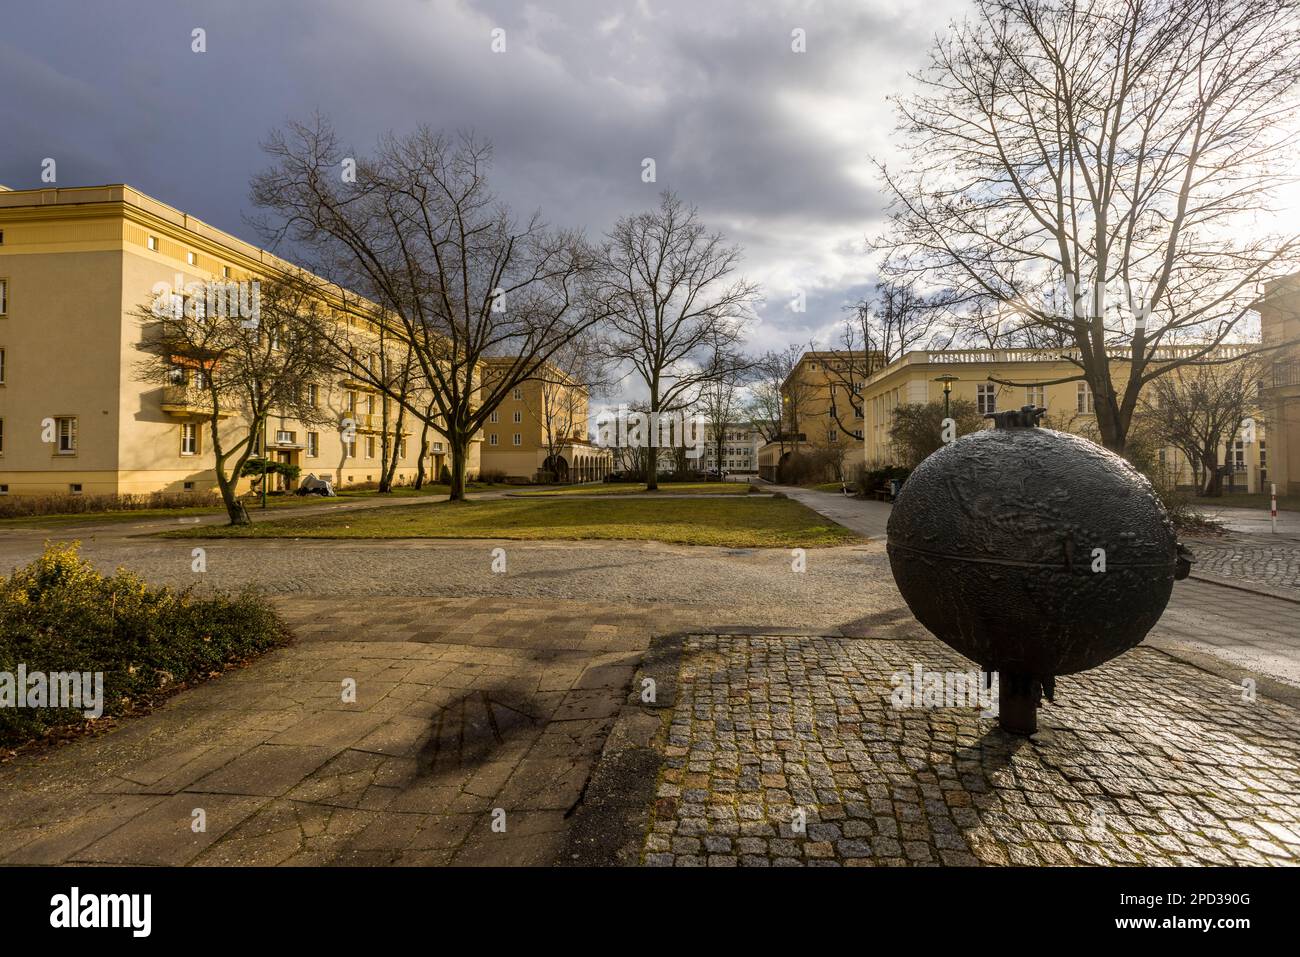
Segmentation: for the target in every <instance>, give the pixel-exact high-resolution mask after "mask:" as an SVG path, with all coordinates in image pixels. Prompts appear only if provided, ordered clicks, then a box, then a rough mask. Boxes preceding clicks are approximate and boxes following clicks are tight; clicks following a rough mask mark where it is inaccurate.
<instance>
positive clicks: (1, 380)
mask: <svg viewBox="0 0 1300 957" xmlns="http://www.w3.org/2000/svg"><path fill="white" fill-rule="evenodd" d="M4 384H5V351H4V350H3V349H0V385H4Z"/></svg>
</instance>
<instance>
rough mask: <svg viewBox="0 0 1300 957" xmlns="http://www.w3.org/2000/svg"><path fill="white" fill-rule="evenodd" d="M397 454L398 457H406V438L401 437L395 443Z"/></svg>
mask: <svg viewBox="0 0 1300 957" xmlns="http://www.w3.org/2000/svg"><path fill="white" fill-rule="evenodd" d="M397 456H398V458H403V459H404V458H406V439H402V441H400V442H398V443H397Z"/></svg>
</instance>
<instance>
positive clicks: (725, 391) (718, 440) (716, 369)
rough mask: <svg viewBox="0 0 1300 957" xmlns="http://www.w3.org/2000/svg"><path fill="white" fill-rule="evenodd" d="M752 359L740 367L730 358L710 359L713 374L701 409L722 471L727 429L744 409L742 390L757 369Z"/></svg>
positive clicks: (703, 393)
mask: <svg viewBox="0 0 1300 957" xmlns="http://www.w3.org/2000/svg"><path fill="white" fill-rule="evenodd" d="M755 364H756V363H755V362H754V361H752V360H749V361H746V362H744V363H743V364H742V365H739V366H738V365H736V364H735V363H733V362H731V361H730V359H729V357H726V356H724V357H722V361H721V362H715V361H714V360H712V359H711V360H710V362H709V367H710V368H711V369H712V370H713V375H712V376H711V377H710V378H709V379H707V380H706V381H705V382H704V383H703V384H702V386H701V389H700V401H699V409H700V412H701V414H702V416H703V418H704V424H705V426H706V427H707V428H708V431H709V435H710V437H711V438H712V440H713V450H714V457H715V459H716V461H717V463H718V471H719V472H721V471H722V450H723V447H724V445H725V443H726V438H727V426H729V425H734V424H735V423H736V421H737V420H738V419H739V418H740V415H741V412H742V410H743V406H742V398H743V395H742V387H743V385H744V383H745V382H746V380H747V379H748V378H750V375H751V370H752V369H753V368H754V366H755Z"/></svg>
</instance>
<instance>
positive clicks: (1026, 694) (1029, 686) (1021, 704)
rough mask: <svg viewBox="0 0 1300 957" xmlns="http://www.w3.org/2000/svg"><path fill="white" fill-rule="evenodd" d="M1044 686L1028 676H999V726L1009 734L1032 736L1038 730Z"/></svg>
mask: <svg viewBox="0 0 1300 957" xmlns="http://www.w3.org/2000/svg"><path fill="white" fill-rule="evenodd" d="M1042 697H1043V684H1042V682H1041V681H1039V680H1038V679H1037V678H1035V677H1033V676H1031V675H1026V674H1014V673H1006V672H1002V673H999V675H998V726H999V727H1000V728H1001V729H1002V730H1003V731H1005V732H1007V733H1008V734H1023V735H1031V734H1033V733H1034V732H1035V731H1037V730H1038V702H1039V701H1041V700H1042Z"/></svg>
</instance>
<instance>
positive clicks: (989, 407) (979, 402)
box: [975, 382, 998, 415]
mask: <svg viewBox="0 0 1300 957" xmlns="http://www.w3.org/2000/svg"><path fill="white" fill-rule="evenodd" d="M997 410H998V387H997V386H996V385H994V384H993V383H992V382H981V383H980V384H979V385H977V386H975V411H976V412H978V413H979V414H980V415H988V414H989V413H990V412H996V411H997Z"/></svg>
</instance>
